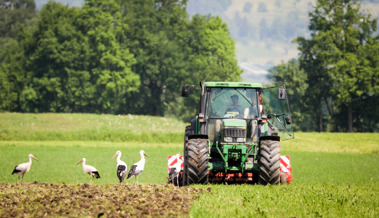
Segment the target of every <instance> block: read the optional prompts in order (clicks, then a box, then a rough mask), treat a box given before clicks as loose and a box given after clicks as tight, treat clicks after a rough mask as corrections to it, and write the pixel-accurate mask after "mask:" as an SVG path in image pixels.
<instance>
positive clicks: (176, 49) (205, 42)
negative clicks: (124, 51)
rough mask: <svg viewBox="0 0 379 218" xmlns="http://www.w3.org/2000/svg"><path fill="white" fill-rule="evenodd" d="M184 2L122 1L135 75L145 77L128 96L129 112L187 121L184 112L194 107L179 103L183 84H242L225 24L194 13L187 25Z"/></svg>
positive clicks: (187, 19)
mask: <svg viewBox="0 0 379 218" xmlns="http://www.w3.org/2000/svg"><path fill="white" fill-rule="evenodd" d="M185 4H186V2H185V1H181V2H180V3H178V2H177V1H173V0H169V1H153V0H144V1H133V0H131V1H127V2H123V11H124V14H125V23H127V24H128V26H129V27H130V31H128V34H127V38H128V39H130V43H129V44H128V46H129V48H130V51H131V52H132V53H133V54H134V55H135V57H136V60H137V63H136V64H135V65H134V66H133V71H134V72H136V73H137V74H138V75H139V76H140V77H141V87H140V88H139V89H138V90H137V91H135V92H134V93H133V94H132V95H131V96H130V98H128V100H129V101H130V102H133V104H132V105H130V106H129V110H130V112H131V113H140V114H150V115H159V116H163V115H173V116H177V117H181V118H183V117H188V116H185V115H183V114H189V113H190V112H189V111H191V112H193V109H194V106H193V105H194V104H193V102H192V104H191V105H190V106H189V107H185V106H184V104H183V103H182V102H181V101H182V100H179V99H180V97H179V94H180V90H181V85H184V84H199V82H200V81H204V80H205V79H207V80H209V79H214V80H239V75H240V74H241V70H240V69H239V68H238V66H237V61H236V59H235V52H234V41H233V40H232V38H231V37H230V36H229V31H228V29H227V26H226V25H225V24H224V23H222V21H221V19H220V18H218V17H217V18H213V17H202V16H199V15H195V16H194V17H193V18H192V20H191V21H189V16H188V14H187V12H186V10H185ZM186 102H187V101H186ZM195 105H197V104H196V103H195ZM191 115H193V113H192V114H191Z"/></svg>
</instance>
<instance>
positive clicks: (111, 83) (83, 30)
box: [0, 0, 242, 119]
mask: <svg viewBox="0 0 379 218" xmlns="http://www.w3.org/2000/svg"><path fill="white" fill-rule="evenodd" d="M0 10H1V15H0V16H1V20H2V21H3V22H1V23H0V31H1V35H0V40H1V41H0V46H1V51H0V79H1V82H0V110H2V111H17V112H74V113H80V112H86V113H112V114H125V113H132V114H148V115H154V116H175V117H178V118H181V119H186V118H187V119H188V117H190V116H193V115H194V113H195V108H194V107H193V105H197V102H196V101H197V100H198V99H197V98H198V97H193V98H192V99H190V100H189V101H183V100H182V99H181V98H180V97H179V96H180V90H181V89H180V88H181V85H182V84H199V82H201V81H204V80H205V79H207V80H208V81H209V80H215V81H219V80H225V81H238V80H240V74H241V73H242V71H241V70H240V69H239V68H238V65H237V60H236V58H235V51H234V41H233V39H232V38H231V37H230V36H229V30H228V28H227V26H226V24H225V23H223V21H222V20H221V19H220V18H219V17H213V16H200V15H195V16H193V17H191V18H190V17H189V15H188V14H187V12H186V1H175V0H161V1H156V0H126V1H125V0H87V1H85V4H84V5H83V7H81V8H76V7H72V8H70V7H68V6H65V5H62V4H60V3H57V2H53V1H50V2H48V3H47V4H46V5H44V6H43V8H42V9H41V10H40V11H36V10H35V3H34V1H33V0H18V1H15V0H8V1H1V6H0Z"/></svg>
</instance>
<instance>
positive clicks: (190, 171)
mask: <svg viewBox="0 0 379 218" xmlns="http://www.w3.org/2000/svg"><path fill="white" fill-rule="evenodd" d="M186 149H187V159H185V160H184V162H185V165H187V169H186V173H187V176H186V180H187V185H191V184H206V183H208V156H209V151H208V150H209V149H208V140H206V139H190V140H188V141H187V144H186Z"/></svg>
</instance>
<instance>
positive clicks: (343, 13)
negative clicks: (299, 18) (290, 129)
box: [296, 0, 379, 132]
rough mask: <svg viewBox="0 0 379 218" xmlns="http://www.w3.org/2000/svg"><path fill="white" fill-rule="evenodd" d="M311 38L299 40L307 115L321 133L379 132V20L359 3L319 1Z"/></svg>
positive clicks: (313, 19) (314, 14)
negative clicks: (304, 78) (304, 76)
mask: <svg viewBox="0 0 379 218" xmlns="http://www.w3.org/2000/svg"><path fill="white" fill-rule="evenodd" d="M309 17H310V24H309V30H310V32H311V37H310V38H309V39H306V38H305V37H298V38H297V39H296V42H297V43H298V45H299V46H298V49H299V50H300V68H301V69H302V70H304V71H305V72H306V74H307V80H306V83H307V84H308V88H307V90H306V91H305V95H304V99H303V101H304V102H305V105H306V107H305V108H304V109H303V112H304V113H308V114H310V115H311V120H312V121H313V122H312V123H314V124H318V125H317V126H313V129H315V128H317V129H318V130H319V131H324V130H325V129H326V130H328V131H349V132H352V131H377V130H378V126H377V124H378V122H379V116H378V112H379V111H378V107H377V106H376V105H378V99H379V98H378V97H379V89H378V87H379V82H378V79H377V78H378V77H379V70H378V69H379V68H378V67H379V65H378V62H379V53H378V51H379V36H378V34H377V20H376V19H373V18H372V16H371V15H370V14H369V13H366V12H362V11H361V6H360V4H359V3H358V2H357V1H355V0H344V1H326V0H318V1H317V5H316V7H315V9H314V11H312V12H311V13H310V14H309Z"/></svg>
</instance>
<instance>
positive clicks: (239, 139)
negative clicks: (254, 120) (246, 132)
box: [237, 138, 245, 143]
mask: <svg viewBox="0 0 379 218" xmlns="http://www.w3.org/2000/svg"><path fill="white" fill-rule="evenodd" d="M237 142H241V143H242V142H245V138H237Z"/></svg>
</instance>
